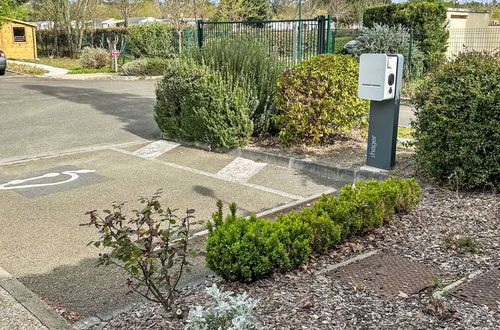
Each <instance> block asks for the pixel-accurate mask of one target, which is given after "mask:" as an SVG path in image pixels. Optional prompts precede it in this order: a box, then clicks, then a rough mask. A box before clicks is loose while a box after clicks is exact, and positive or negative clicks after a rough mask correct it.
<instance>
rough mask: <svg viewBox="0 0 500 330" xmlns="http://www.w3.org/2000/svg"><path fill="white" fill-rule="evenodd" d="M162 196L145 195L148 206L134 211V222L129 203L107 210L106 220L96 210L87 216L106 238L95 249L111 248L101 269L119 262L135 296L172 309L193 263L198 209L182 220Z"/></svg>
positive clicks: (143, 201) (101, 256)
mask: <svg viewBox="0 0 500 330" xmlns="http://www.w3.org/2000/svg"><path fill="white" fill-rule="evenodd" d="M160 193H161V190H159V191H158V192H156V193H155V194H154V195H153V196H152V197H151V198H144V197H141V198H140V199H139V201H140V202H141V204H145V205H144V208H143V209H142V210H134V211H133V213H134V215H133V216H131V217H129V218H128V217H127V216H126V215H125V214H123V206H124V204H125V203H123V202H122V203H117V202H114V203H113V204H112V210H104V211H103V213H104V214H106V216H105V217H104V218H103V217H101V216H100V215H99V214H98V213H97V211H96V210H93V211H89V212H87V213H86V215H89V216H90V222H88V223H86V224H82V225H83V226H95V227H96V228H97V229H98V230H99V233H100V234H101V237H100V238H99V239H98V240H96V241H93V242H90V243H89V245H90V244H94V245H95V246H96V247H100V246H103V247H105V248H108V250H109V252H107V253H101V254H99V260H98V265H99V266H101V265H105V266H107V265H111V264H113V265H116V266H118V267H120V268H122V269H124V270H125V271H126V272H127V273H128V274H129V278H128V280H127V285H128V287H129V288H130V290H131V292H136V293H138V294H139V295H141V296H143V297H144V298H146V299H148V300H151V301H154V302H156V303H159V304H161V305H162V306H163V308H164V309H165V310H169V309H170V306H171V303H172V300H173V298H174V296H173V294H174V292H175V288H176V287H177V284H178V283H179V279H180V278H181V275H182V274H183V272H184V270H185V269H186V266H188V265H189V263H188V261H187V255H188V252H191V253H192V251H188V238H189V225H190V221H191V219H193V218H194V216H193V213H194V210H192V209H190V210H187V212H186V216H185V217H184V218H182V219H178V218H177V217H176V216H175V214H174V213H175V210H171V209H170V208H167V209H163V208H162V207H161V205H160V202H159V198H160ZM108 250H107V251H108ZM174 267H175V268H176V269H175V270H174V269H173V268H174Z"/></svg>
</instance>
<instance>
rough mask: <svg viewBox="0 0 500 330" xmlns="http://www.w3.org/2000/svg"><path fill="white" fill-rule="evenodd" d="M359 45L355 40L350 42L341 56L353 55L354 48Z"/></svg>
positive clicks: (343, 49)
mask: <svg viewBox="0 0 500 330" xmlns="http://www.w3.org/2000/svg"><path fill="white" fill-rule="evenodd" d="M358 43H359V41H358V40H356V39H354V40H351V41H349V42H347V43H346V44H345V45H344V47H343V48H342V51H341V52H340V53H341V54H352V51H353V49H354V47H356V45H357V44H358Z"/></svg>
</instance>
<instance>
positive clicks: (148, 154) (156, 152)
mask: <svg viewBox="0 0 500 330" xmlns="http://www.w3.org/2000/svg"><path fill="white" fill-rule="evenodd" d="M178 146H180V144H179V143H174V142H170V141H165V140H158V141H155V142H153V143H150V144H148V145H147V146H145V147H144V148H141V149H139V150H137V151H135V152H134V155H135V156H138V157H141V158H146V159H154V158H156V157H158V156H160V155H162V154H164V153H166V152H167V151H170V150H172V149H174V148H176V147H178Z"/></svg>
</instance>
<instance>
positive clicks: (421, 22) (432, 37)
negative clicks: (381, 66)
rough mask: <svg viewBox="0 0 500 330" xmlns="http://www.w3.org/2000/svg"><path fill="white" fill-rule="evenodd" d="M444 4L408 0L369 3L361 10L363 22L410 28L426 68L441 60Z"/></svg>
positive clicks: (444, 39) (445, 37)
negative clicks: (391, 2)
mask: <svg viewBox="0 0 500 330" xmlns="http://www.w3.org/2000/svg"><path fill="white" fill-rule="evenodd" d="M446 10H447V5H446V3H445V2H444V1H443V2H442V1H410V2H405V3H397V4H390V5H382V6H375V7H370V8H368V9H366V10H365V12H364V14H363V25H364V26H365V27H368V28H372V27H374V26H375V24H381V25H388V26H398V25H402V26H404V27H406V28H408V29H410V30H412V33H413V38H414V42H415V43H416V44H417V45H418V47H419V48H420V50H421V51H422V52H423V53H424V56H425V60H424V65H425V68H426V69H433V68H435V67H437V66H438V65H439V64H441V63H443V62H444V59H445V53H446V49H447V41H448V31H447V30H446Z"/></svg>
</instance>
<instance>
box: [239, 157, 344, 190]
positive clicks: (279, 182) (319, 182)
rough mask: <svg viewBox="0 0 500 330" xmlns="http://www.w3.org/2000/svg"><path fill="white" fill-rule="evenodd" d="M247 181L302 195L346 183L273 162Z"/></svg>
mask: <svg viewBox="0 0 500 330" xmlns="http://www.w3.org/2000/svg"><path fill="white" fill-rule="evenodd" d="M248 182H249V183H254V184H258V185H262V186H264V187H269V188H273V189H278V190H282V191H285V192H288V193H291V194H295V195H299V196H302V197H307V196H311V195H314V194H318V193H322V192H325V191H327V190H328V189H331V188H339V187H342V186H343V185H345V184H347V183H348V182H341V181H336V180H332V179H327V178H324V177H320V176H317V175H313V174H310V173H306V172H303V171H300V170H296V169H292V168H285V167H280V166H277V165H274V164H268V165H267V166H266V167H265V168H263V169H262V170H261V171H260V172H259V173H257V174H256V175H255V176H254V177H252V178H251V179H250V180H249V181H248Z"/></svg>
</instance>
